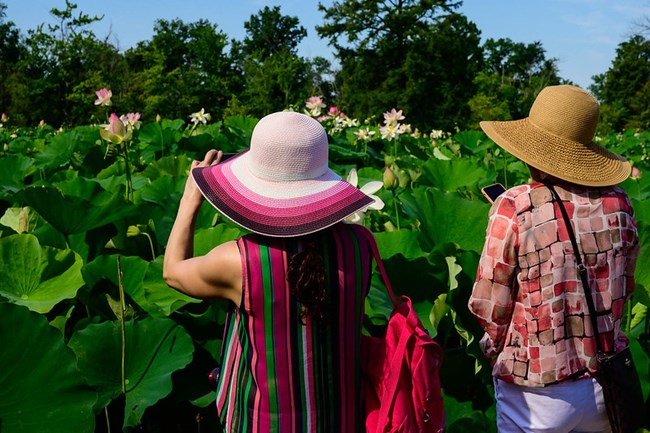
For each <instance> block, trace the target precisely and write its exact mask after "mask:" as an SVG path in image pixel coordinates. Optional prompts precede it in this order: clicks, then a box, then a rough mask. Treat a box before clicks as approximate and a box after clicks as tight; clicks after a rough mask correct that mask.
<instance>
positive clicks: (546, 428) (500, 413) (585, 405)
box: [494, 378, 611, 433]
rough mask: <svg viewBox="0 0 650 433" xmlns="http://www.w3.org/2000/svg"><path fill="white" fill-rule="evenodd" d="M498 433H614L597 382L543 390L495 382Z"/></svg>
mask: <svg viewBox="0 0 650 433" xmlns="http://www.w3.org/2000/svg"><path fill="white" fill-rule="evenodd" d="M494 396H495V397H496V400H497V404H496V410H497V428H498V430H499V433H510V432H525V433H529V432H535V433H536V432H540V433H541V432H544V433H563V432H567V433H568V432H602V433H608V432H611V427H610V426H609V420H608V419H607V411H606V409H605V400H604V399H603V390H602V388H601V387H600V385H599V384H598V382H596V380H595V379H592V378H585V379H580V380H576V381H572V380H567V381H565V382H561V383H558V384H555V385H549V386H546V387H543V388H534V387H527V386H519V385H515V384H512V383H507V382H504V381H502V380H500V379H495V380H494Z"/></svg>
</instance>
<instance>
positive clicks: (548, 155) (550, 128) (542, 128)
mask: <svg viewBox="0 0 650 433" xmlns="http://www.w3.org/2000/svg"><path fill="white" fill-rule="evenodd" d="M598 117H599V108H598V101H597V100H596V98H594V97H593V95H591V94H590V93H588V92H586V91H584V90H582V89H580V88H579V87H575V86H569V85H560V86H549V87H546V88H544V89H543V90H542V91H541V92H540V93H539V95H538V96H537V98H536V99H535V102H534V103H533V106H532V107H531V109H530V113H529V116H528V117H527V118H524V119H521V120H511V121H484V122H481V123H480V125H481V128H482V129H483V131H485V133H486V134H487V135H488V137H490V138H491V139H492V140H493V141H494V142H495V143H496V144H498V145H499V146H501V147H502V148H503V149H504V150H506V151H508V152H510V153H511V154H512V155H514V156H515V157H517V158H519V159H521V160H522V161H524V162H525V163H527V164H530V165H531V166H533V167H535V168H537V169H538V170H541V171H543V172H546V173H548V174H550V175H551V176H554V177H557V178H559V179H563V180H565V181H568V182H571V183H575V184H578V185H585V186H608V185H615V184H617V183H620V182H623V181H624V180H625V179H627V178H628V177H629V175H630V172H631V170H632V167H631V165H630V163H629V162H628V161H627V160H626V159H625V158H623V157H622V156H620V155H617V154H615V153H613V152H610V151H608V150H607V149H605V148H603V147H602V146H599V145H597V144H595V143H594V142H593V137H594V133H595V131H596V126H597V125H598Z"/></svg>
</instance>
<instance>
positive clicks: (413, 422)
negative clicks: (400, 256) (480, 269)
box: [361, 235, 445, 433]
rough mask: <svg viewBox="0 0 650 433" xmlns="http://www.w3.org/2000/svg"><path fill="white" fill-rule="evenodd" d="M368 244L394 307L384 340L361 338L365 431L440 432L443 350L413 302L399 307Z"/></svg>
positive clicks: (403, 301)
mask: <svg viewBox="0 0 650 433" xmlns="http://www.w3.org/2000/svg"><path fill="white" fill-rule="evenodd" d="M368 238H372V239H370V243H371V246H372V250H373V255H374V257H375V261H376V262H377V267H378V268H379V270H380V272H381V275H382V278H383V280H384V284H385V285H386V290H387V291H388V294H389V295H390V297H391V300H392V301H393V305H394V306H395V307H394V309H393V312H392V313H391V317H390V319H389V321H388V327H387V330H386V335H385V336H384V337H383V338H380V337H371V336H363V337H362V338H363V340H362V346H361V359H362V371H363V379H364V399H365V409H366V431H367V432H368V433H380V432H381V433H383V432H391V433H392V432H406V433H410V432H418V433H419V432H423V433H429V432H432V433H433V432H435V433H438V432H443V431H444V429H445V414H444V406H443V400H442V392H441V389H440V376H439V370H440V366H441V364H442V358H443V350H442V348H441V347H440V345H439V344H438V343H436V342H435V341H434V340H433V339H432V338H431V336H430V335H429V334H428V333H427V331H426V330H425V329H424V326H423V325H422V322H420V319H419V317H418V316H417V314H416V313H415V311H414V310H413V307H412V305H411V300H410V299H409V298H408V297H406V296H401V297H400V298H399V302H397V300H396V299H395V295H394V293H393V290H392V288H391V285H390V281H389V280H388V276H387V274H386V270H385V269H384V266H383V262H382V261H381V257H380V256H379V251H378V250H377V244H376V242H375V240H374V237H372V236H371V235H369V236H368Z"/></svg>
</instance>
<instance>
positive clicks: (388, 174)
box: [384, 167, 399, 191]
mask: <svg viewBox="0 0 650 433" xmlns="http://www.w3.org/2000/svg"><path fill="white" fill-rule="evenodd" d="M398 185H399V181H398V179H397V176H395V172H393V170H391V169H390V168H389V167H386V169H385V170H384V189H386V190H388V191H392V190H394V189H395V188H397V186H398Z"/></svg>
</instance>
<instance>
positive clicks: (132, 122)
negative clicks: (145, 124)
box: [120, 113, 142, 128]
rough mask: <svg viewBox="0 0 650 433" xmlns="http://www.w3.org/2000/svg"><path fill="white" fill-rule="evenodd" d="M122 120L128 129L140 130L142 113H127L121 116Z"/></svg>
mask: <svg viewBox="0 0 650 433" xmlns="http://www.w3.org/2000/svg"><path fill="white" fill-rule="evenodd" d="M120 120H121V121H122V123H123V124H124V126H126V127H127V128H138V127H139V126H140V124H141V123H142V122H140V113H126V114H123V115H121V116H120Z"/></svg>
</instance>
